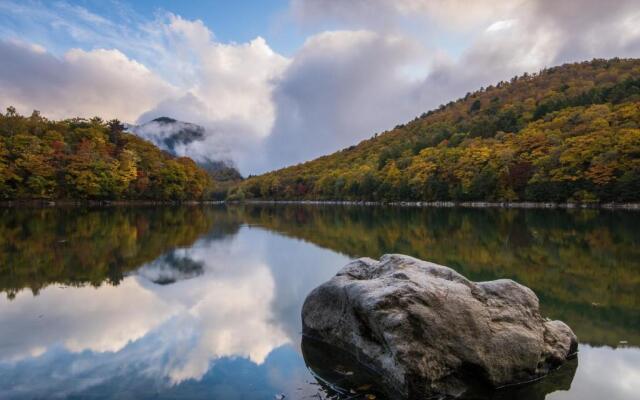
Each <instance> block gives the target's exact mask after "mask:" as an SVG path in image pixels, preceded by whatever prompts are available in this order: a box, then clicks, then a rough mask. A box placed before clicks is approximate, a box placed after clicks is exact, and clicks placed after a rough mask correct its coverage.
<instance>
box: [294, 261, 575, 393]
mask: <svg viewBox="0 0 640 400" xmlns="http://www.w3.org/2000/svg"><path fill="white" fill-rule="evenodd" d="M302 325H303V334H304V335H305V336H307V337H311V338H314V339H316V340H320V341H322V342H325V343H328V344H331V345H332V346H335V347H337V348H339V349H342V350H344V351H346V352H349V353H350V354H351V355H353V356H354V357H355V358H356V359H357V360H358V361H359V362H360V363H362V364H364V365H365V366H367V367H369V368H371V369H373V370H374V371H376V372H377V373H378V374H379V375H380V376H382V377H383V379H384V380H385V382H384V384H385V385H388V386H389V387H392V388H393V390H394V391H397V392H399V393H402V394H403V395H405V396H408V397H423V396H425V395H433V394H445V395H451V396H460V395H461V394H463V393H465V392H468V391H469V390H470V388H475V387H479V386H482V387H490V388H499V387H504V386H508V385H513V384H519V383H525V382H530V381H532V380H535V379H538V378H540V377H542V376H544V375H546V374H547V373H548V372H549V371H551V370H552V369H555V368H557V367H559V366H560V365H561V364H563V363H564V362H565V361H566V360H567V359H568V358H570V357H571V356H573V355H574V354H575V353H576V352H577V347H578V343H577V339H576V336H575V335H574V333H573V332H572V331H571V329H570V328H569V327H568V326H567V325H566V324H564V323H563V322H561V321H551V320H549V319H545V318H543V317H542V316H541V315H540V309H539V304H538V298H537V297H536V295H535V294H534V293H533V291H531V290H530V289H529V288H527V287H525V286H522V285H520V284H518V283H516V282H514V281H512V280H508V279H500V280H496V281H490V282H472V281H470V280H468V279H466V278H465V277H464V276H462V275H460V274H459V273H457V272H455V271H454V270H453V269H451V268H448V267H444V266H441V265H437V264H433V263H430V262H425V261H421V260H418V259H415V258H412V257H408V256H403V255H395V254H392V255H385V256H383V257H382V258H381V259H380V261H375V260H372V259H370V258H361V259H358V260H355V261H353V262H351V263H350V264H348V265H347V266H345V267H344V268H343V269H342V270H340V271H339V272H338V273H337V274H336V276H334V277H333V278H332V279H330V280H329V281H328V282H326V283H324V284H322V285H320V286H319V287H317V288H316V289H314V290H313V291H312V292H311V293H310V294H309V295H308V296H307V299H306V300H305V303H304V305H303V307H302Z"/></svg>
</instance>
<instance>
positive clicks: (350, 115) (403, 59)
mask: <svg viewBox="0 0 640 400" xmlns="http://www.w3.org/2000/svg"><path fill="white" fill-rule="evenodd" d="M423 55H424V54H423V51H422V49H421V47H420V46H419V45H417V44H416V43H415V42H414V41H412V40H410V39H408V38H406V37H400V36H394V35H383V34H378V33H375V32H371V31H334V32H324V33H321V34H318V35H316V36H313V37H311V38H309V39H308V40H307V42H306V43H305V45H304V46H303V48H302V49H301V50H300V51H299V52H297V53H296V54H295V55H294V57H293V61H292V63H291V65H289V67H288V68H287V69H286V70H285V71H284V73H283V74H282V78H281V79H280V80H279V81H278V82H277V86H276V88H275V90H274V95H273V98H274V101H275V104H276V109H277V117H276V121H275V124H274V126H273V129H272V133H271V135H270V136H269V137H268V138H267V140H266V141H265V145H264V147H263V148H264V149H265V156H266V157H265V159H263V160H262V162H263V165H262V166H254V168H257V169H260V167H262V168H261V169H263V170H264V169H269V168H275V167H278V166H281V165H285V164H291V163H298V162H301V161H304V160H307V159H309V158H312V157H316V156H320V155H322V154H324V153H327V152H331V151H334V150H336V149H338V148H341V147H346V146H350V145H352V144H355V143H357V142H358V141H360V140H362V139H364V138H366V137H369V136H370V135H371V134H372V133H374V132H376V131H379V130H381V129H384V128H387V127H389V126H393V125H394V124H395V123H396V122H397V121H402V120H404V119H407V118H410V117H412V116H414V115H415V114H416V113H417V112H418V111H419V110H420V109H421V108H422V104H420V103H419V101H418V100H419V99H418V98H416V96H415V94H414V93H413V87H414V81H415V79H414V78H413V77H412V76H410V74H409V73H407V69H408V67H410V66H412V65H420V64H421V63H422V62H423Z"/></svg>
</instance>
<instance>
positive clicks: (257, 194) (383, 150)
mask: <svg viewBox="0 0 640 400" xmlns="http://www.w3.org/2000/svg"><path fill="white" fill-rule="evenodd" d="M229 198H230V199H244V198H248V199H251V198H254V199H276V200H278V199H317V200H323V199H324V200H380V201H411V200H413V201H441V200H453V201H473V200H483V201H554V202H565V201H578V202H609V201H618V202H626V201H638V200H640V60H634V59H612V60H593V61H590V62H583V63H576V64H567V65H563V66H560V67H554V68H549V69H545V70H542V71H540V72H539V73H537V74H532V75H529V74H525V75H523V76H520V77H515V78H513V79H511V80H510V81H509V82H499V83H498V84H497V85H495V86H490V87H487V88H482V89H480V90H479V91H477V92H475V93H469V94H467V95H466V96H465V97H464V98H462V99H459V100H457V101H455V102H450V103H448V104H446V105H442V106H440V107H439V108H438V109H437V110H434V111H430V112H428V113H425V114H423V115H421V116H420V117H418V118H416V119H415V120H413V121H411V122H409V123H407V124H406V125H400V126H397V127H395V128H394V129H393V130H390V131H387V132H384V133H382V134H380V135H375V136H374V137H372V138H371V139H368V140H365V141H363V142H361V143H359V144H358V145H356V146H352V147H350V148H347V149H344V150H342V151H339V152H336V153H334V154H331V155H328V156H324V157H321V158H318V159H316V160H313V161H310V162H306V163H303V164H299V165H296V166H292V167H288V168H284V169H281V170H278V171H274V172H271V173H267V174H264V175H261V176H257V177H252V178H250V179H248V180H245V181H244V182H242V183H241V184H240V185H238V186H237V187H235V188H234V189H233V190H232V191H231V192H230V194H229Z"/></svg>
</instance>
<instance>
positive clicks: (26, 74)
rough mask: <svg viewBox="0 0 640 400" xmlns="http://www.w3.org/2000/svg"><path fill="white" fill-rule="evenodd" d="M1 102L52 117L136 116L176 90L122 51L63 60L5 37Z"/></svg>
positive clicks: (75, 54)
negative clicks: (38, 111) (35, 110)
mask: <svg viewBox="0 0 640 400" xmlns="http://www.w3.org/2000/svg"><path fill="white" fill-rule="evenodd" d="M0 53H1V54H2V55H3V56H2V58H0V92H2V99H1V100H0V101H1V104H0V105H1V106H2V107H7V106H10V105H13V106H15V107H16V108H17V109H18V110H19V111H21V112H23V113H30V112H31V111H32V110H33V109H37V110H41V111H43V112H44V113H46V114H45V115H46V116H48V117H51V118H68V117H72V116H82V117H92V116H96V115H98V116H101V117H103V118H120V119H124V120H126V119H132V118H136V117H137V116H138V115H140V113H142V112H144V111H145V110H148V109H149V108H150V107H152V106H153V105H155V104H156V103H157V101H158V99H162V98H166V97H167V96H169V95H171V94H172V92H173V91H174V88H172V87H171V86H170V85H168V84H167V83H165V82H164V81H163V80H162V79H160V78H159V77H158V76H157V75H155V74H154V73H153V72H151V71H150V70H149V69H147V68H146V67H145V66H144V65H142V64H140V63H137V62H136V61H133V60H131V59H129V58H127V57H126V56H125V55H124V54H122V53H121V52H120V51H118V50H104V49H99V50H93V51H88V52H87V51H84V50H79V49H72V50H69V51H68V52H67V53H66V54H65V55H64V56H63V57H62V58H58V57H56V56H54V55H52V54H50V53H48V52H46V51H45V50H44V49H43V48H42V47H40V46H34V45H24V44H21V43H19V42H8V41H0Z"/></svg>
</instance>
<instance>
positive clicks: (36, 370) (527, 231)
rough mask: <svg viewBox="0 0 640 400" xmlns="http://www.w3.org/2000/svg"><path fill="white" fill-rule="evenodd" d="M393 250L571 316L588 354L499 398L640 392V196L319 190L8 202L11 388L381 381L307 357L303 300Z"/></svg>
mask: <svg viewBox="0 0 640 400" xmlns="http://www.w3.org/2000/svg"><path fill="white" fill-rule="evenodd" d="M385 253H403V254H408V255H411V256H415V257H418V258H422V259H425V260H429V261H433V262H436V263H439V264H444V265H447V266H450V267H452V268H454V269H455V270H457V271H458V272H460V273H462V274H463V275H465V276H467V277H468V278H470V279H472V280H476V281H480V280H491V279H496V278H511V279H514V280H516V281H518V282H520V283H522V284H524V285H527V286H529V287H530V288H532V289H533V290H534V291H535V292H536V294H537V295H538V297H539V298H540V303H541V308H542V312H543V315H545V316H548V317H550V318H552V319H561V320H563V321H565V322H566V323H567V324H568V325H569V326H571V327H572V329H573V330H574V332H575V333H576V334H577V336H578V338H579V341H580V347H579V355H578V358H577V360H576V361H574V362H572V363H569V364H568V365H567V366H566V367H563V368H561V370H560V371H557V373H556V374H555V375H554V374H552V375H551V376H550V377H548V378H547V379H543V380H542V381H540V382H539V383H537V384H534V385H529V386H526V387H523V388H519V389H518V390H517V391H516V392H514V393H506V394H505V393H502V394H497V395H496V397H495V398H501V399H502V398H519V399H543V398H547V399H602V398H607V399H608V400H615V399H637V398H638V393H640V213H639V212H631V211H629V212H626V211H607V210H516V209H454V208H390V207H364V206H317V205H316V206H302V205H287V206H284V205H283V206H267V205H265V206H258V205H246V206H239V205H238V206H184V207H118V208H71V207H69V208H65V207H61V208H31V209H11V208H4V209H0V292H1V293H0V398H2V399H34V398H75V399H80V398H91V399H101V398H117V399H127V398H131V399H134V398H135V399H138V398H154V399H163V398H180V399H191V398H194V399H200V398H202V399H204V398H206V399H280V398H286V399H305V398H307V399H313V398H315V399H318V398H367V397H366V396H367V395H368V394H370V393H369V392H371V393H374V392H375V391H376V390H377V389H376V388H375V382H371V384H370V385H363V386H361V387H360V388H355V389H357V390H355V391H356V392H357V393H356V394H354V393H350V394H349V393H348V392H347V393H348V394H347V395H345V396H342V395H340V394H339V392H340V391H344V390H345V389H346V390H347V391H348V390H350V389H354V388H350V387H348V386H349V385H350V384H351V383H350V382H351V380H353V379H354V377H358V374H359V372H357V371H356V373H355V374H354V372H353V371H340V370H339V368H338V367H340V366H338V365H336V366H333V365H331V363H333V362H334V361H332V360H328V361H326V360H325V361H317V358H316V357H313V355H314V349H306V350H305V352H304V355H305V356H306V357H307V361H306V362H305V357H303V351H302V350H303V349H301V335H300V332H301V321H300V309H301V307H302V303H303V301H304V298H305V296H306V295H307V294H308V293H309V292H310V291H311V290H312V289H313V288H314V287H315V286H317V285H319V284H320V283H322V282H324V281H325V280H327V279H329V278H330V277H331V276H333V275H334V274H335V273H336V271H337V270H338V269H340V268H341V267H342V266H343V265H345V264H346V263H347V262H348V261H349V260H350V259H352V258H356V257H360V256H369V257H374V258H378V257H379V256H381V255H382V254H385ZM318 362H319V363H320V364H322V363H323V362H325V364H322V365H320V364H318ZM335 362H336V363H337V361H335ZM334 367H335V368H334ZM323 368H324V369H329V370H331V368H334V369H335V370H336V371H337V372H338V373H337V374H334V377H335V379H333V380H326V379H324V378H323V376H322V374H320V373H319V372H318V371H319V370H322V369H323ZM340 373H342V375H344V379H341V378H340ZM359 378H360V379H361V380H362V379H364V380H366V377H362V376H360V377H359ZM282 396H285V397H282ZM369 397H371V396H369ZM378 398H380V396H378Z"/></svg>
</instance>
